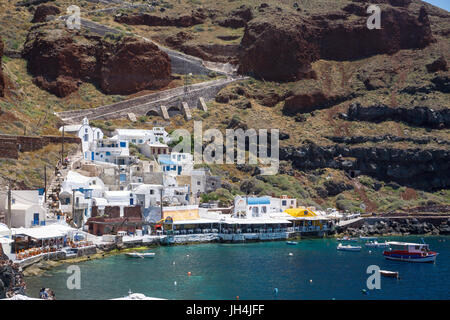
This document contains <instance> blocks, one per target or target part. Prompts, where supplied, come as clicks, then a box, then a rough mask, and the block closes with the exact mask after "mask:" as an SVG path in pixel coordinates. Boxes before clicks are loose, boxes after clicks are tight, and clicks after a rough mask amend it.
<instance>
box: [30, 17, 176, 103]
mask: <svg viewBox="0 0 450 320" xmlns="http://www.w3.org/2000/svg"><path fill="white" fill-rule="evenodd" d="M23 56H24V58H25V59H27V60H28V70H29V72H30V73H31V74H32V75H33V76H34V77H35V78H34V81H35V83H36V85H38V86H39V87H41V88H43V89H45V90H47V91H49V92H51V93H53V94H55V95H56V96H59V97H65V96H67V95H69V94H70V93H72V92H75V91H76V90H77V89H78V87H79V85H80V84H81V83H82V82H91V83H94V84H97V85H99V87H101V89H102V90H103V91H104V92H105V93H108V94H131V93H135V92H138V91H141V90H143V89H155V88H160V87H162V86H165V85H166V84H168V83H169V82H170V80H171V79H170V75H171V65H170V59H169V56H168V55H167V54H166V53H164V52H162V51H160V50H159V49H158V48H157V47H156V46H155V45H153V44H151V43H148V42H145V41H144V40H140V39H139V40H138V39H133V38H125V39H123V40H121V41H117V42H110V41H107V40H105V39H103V38H101V37H98V36H88V35H82V34H80V33H75V32H70V31H68V30H67V29H55V28H47V26H44V27H42V28H37V29H32V30H31V31H30V33H29V34H28V37H27V41H26V43H25V46H24V50H23Z"/></svg>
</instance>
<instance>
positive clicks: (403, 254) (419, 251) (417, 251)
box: [383, 241, 438, 262]
mask: <svg viewBox="0 0 450 320" xmlns="http://www.w3.org/2000/svg"><path fill="white" fill-rule="evenodd" d="M387 244H388V245H389V247H390V250H386V251H384V252H383V255H384V256H385V257H386V259H389V260H395V261H407V262H434V261H436V257H437V255H438V253H436V252H434V251H430V249H429V246H428V244H425V243H409V242H396V241H391V242H388V243H387Z"/></svg>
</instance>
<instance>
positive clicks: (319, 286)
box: [26, 237, 450, 300]
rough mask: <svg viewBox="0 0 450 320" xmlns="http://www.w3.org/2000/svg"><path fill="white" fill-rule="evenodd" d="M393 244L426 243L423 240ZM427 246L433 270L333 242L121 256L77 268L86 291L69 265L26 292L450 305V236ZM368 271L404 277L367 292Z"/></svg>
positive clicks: (183, 248) (177, 248)
mask: <svg viewBox="0 0 450 320" xmlns="http://www.w3.org/2000/svg"><path fill="white" fill-rule="evenodd" d="M387 239H388V240H401V241H411V242H420V238H418V237H403V238H395V237H390V238H387ZM424 239H425V241H426V242H427V243H429V244H430V248H431V249H432V250H434V251H437V252H439V253H440V254H439V256H438V258H437V261H436V263H435V264H429V263H426V264H422V263H407V262H396V261H389V260H386V259H385V258H384V257H383V256H382V254H381V253H382V250H383V249H374V248H370V249H369V248H365V247H364V246H363V249H362V250H361V252H342V251H337V250H336V246H337V244H338V243H337V242H336V240H334V239H314V240H301V241H300V242H299V243H298V244H297V245H295V246H291V245H286V243H285V242H265V243H248V244H201V245H192V246H174V247H159V248H155V249H152V250H149V251H150V252H155V253H156V257H155V258H146V259H135V258H128V257H126V256H125V255H123V254H122V255H116V256H112V257H109V258H106V259H100V260H92V261H87V262H83V263H79V264H77V265H78V266H79V267H80V270H81V289H80V290H76V289H74V290H69V289H67V285H66V280H67V277H68V276H69V274H67V273H66V270H67V267H68V265H69V264H64V265H62V266H60V267H57V268H55V269H53V270H51V271H48V272H47V273H46V275H44V276H40V277H33V278H27V280H26V282H27V287H28V290H27V292H28V295H30V296H33V297H37V294H38V292H39V289H40V288H42V287H49V288H52V289H53V290H54V291H55V293H56V297H57V299H110V298H118V297H122V296H125V295H127V292H128V290H129V289H131V291H133V292H138V293H143V294H145V295H147V296H152V297H159V298H166V299H207V300H209V299H231V300H234V299H236V296H239V298H240V299H241V300H242V299H258V300H259V299H333V298H334V299H337V300H339V299H449V298H450V237H425V238H424ZM369 251H371V252H369ZM289 253H292V254H293V255H292V256H290V255H289ZM187 255H189V256H187ZM174 262H175V264H174ZM369 265H378V266H379V267H380V268H381V269H384V270H391V271H399V272H400V277H401V278H400V280H397V279H394V278H385V277H381V289H379V290H377V289H374V290H368V289H367V287H366V280H367V278H368V277H369V274H367V273H366V269H367V267H368V266H369ZM188 272H191V274H192V275H191V276H188V275H187V273H188ZM310 280H312V281H310ZM175 281H176V282H177V285H175V284H174V282H175ZM274 288H277V289H278V294H277V295H275V294H274ZM362 289H366V290H367V292H368V294H367V295H366V294H363V293H362Z"/></svg>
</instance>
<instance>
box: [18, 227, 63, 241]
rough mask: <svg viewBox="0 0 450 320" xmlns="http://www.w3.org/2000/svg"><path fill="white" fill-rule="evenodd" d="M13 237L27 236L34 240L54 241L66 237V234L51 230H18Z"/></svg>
mask: <svg viewBox="0 0 450 320" xmlns="http://www.w3.org/2000/svg"><path fill="white" fill-rule="evenodd" d="M13 235H26V236H29V237H31V238H34V239H38V240H43V239H54V238H61V237H64V236H65V234H64V233H62V232H60V231H58V230H55V229H50V228H45V229H42V228H18V229H13Z"/></svg>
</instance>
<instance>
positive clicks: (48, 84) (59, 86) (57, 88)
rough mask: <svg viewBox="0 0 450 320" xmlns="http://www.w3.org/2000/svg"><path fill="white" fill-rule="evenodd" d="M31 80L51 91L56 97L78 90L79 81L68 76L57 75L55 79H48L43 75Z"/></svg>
mask: <svg viewBox="0 0 450 320" xmlns="http://www.w3.org/2000/svg"><path fill="white" fill-rule="evenodd" d="M33 82H34V83H35V84H36V85H37V86H38V87H40V88H42V89H44V90H47V91H48V92H50V93H53V94H54V95H55V96H57V97H65V96H68V95H69V94H71V93H72V92H75V91H77V90H78V86H79V85H80V84H81V81H79V80H78V79H74V78H71V77H68V76H62V75H60V76H58V77H57V78H56V79H55V80H48V79H46V78H44V77H43V76H38V77H35V78H34V79H33Z"/></svg>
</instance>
